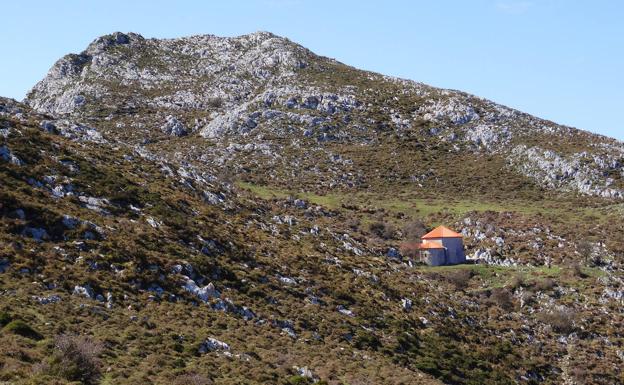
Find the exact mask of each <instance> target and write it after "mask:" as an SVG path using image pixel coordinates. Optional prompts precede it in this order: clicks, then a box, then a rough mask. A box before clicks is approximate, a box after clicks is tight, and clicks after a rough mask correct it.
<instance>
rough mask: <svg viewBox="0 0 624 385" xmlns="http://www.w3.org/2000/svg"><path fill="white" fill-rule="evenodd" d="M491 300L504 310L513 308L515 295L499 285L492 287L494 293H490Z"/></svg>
mask: <svg viewBox="0 0 624 385" xmlns="http://www.w3.org/2000/svg"><path fill="white" fill-rule="evenodd" d="M490 300H491V301H492V302H493V303H494V304H495V305H496V306H498V307H500V308H501V309H504V310H512V309H513V307H514V305H513V297H512V296H511V293H510V292H509V290H507V289H505V288H501V287H497V288H494V289H492V294H490Z"/></svg>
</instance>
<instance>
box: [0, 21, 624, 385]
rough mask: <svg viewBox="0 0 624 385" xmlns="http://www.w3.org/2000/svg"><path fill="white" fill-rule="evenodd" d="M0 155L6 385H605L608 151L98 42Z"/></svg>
mask: <svg viewBox="0 0 624 385" xmlns="http://www.w3.org/2000/svg"><path fill="white" fill-rule="evenodd" d="M0 137H1V140H2V143H1V145H0V180H1V184H0V298H1V300H0V327H2V330H1V333H2V334H1V335H2V339H3V341H5V342H4V343H3V346H2V347H0V381H4V382H5V383H10V384H13V383H15V384H22V383H24V384H30V383H33V384H34V383H69V382H72V381H78V382H82V383H87V384H89V383H101V384H108V383H110V384H112V383H115V384H124V383H127V384H133V383H162V384H165V383H166V384H169V383H177V384H178V383H179V384H209V383H215V384H240V383H249V384H253V383H263V384H264V383H275V384H307V383H328V384H352V385H356V384H368V383H371V384H372V383H375V384H377V383H388V384H437V383H446V384H506V383H509V384H517V383H521V384H524V383H526V384H537V383H545V384H586V383H600V384H614V383H622V382H623V381H624V377H623V375H622V372H621V369H620V364H621V362H622V360H623V359H624V353H623V352H624V348H623V347H622V342H623V339H622V336H621V334H620V329H621V328H620V326H621V324H622V321H623V320H624V317H622V313H621V306H622V300H623V298H624V294H623V293H624V281H622V270H621V269H622V267H621V262H622V257H623V256H624V242H622V239H621V235H620V234H621V233H622V231H623V230H624V225H622V223H621V220H619V219H620V218H621V216H622V209H623V207H624V202H622V198H623V197H624V196H623V195H622V194H623V191H624V178H623V177H624V144H622V143H620V142H618V141H616V140H614V139H610V138H606V137H601V136H598V135H594V134H591V133H589V132H586V131H581V130H577V129H574V128H570V127H565V126H560V125H557V124H555V123H553V122H549V121H545V120H542V119H539V118H536V117H533V116H530V115H528V114H524V113H522V112H519V111H516V110H513V109H510V108H507V107H504V106H501V105H498V104H496V103H493V102H491V101H488V100H485V99H482V98H478V97H475V96H472V95H468V94H466V93H463V92H459V91H453V90H443V89H437V88H434V87H430V86H427V85H425V84H421V83H416V82H413V81H408V80H402V79H396V78H391V77H387V76H383V75H380V74H376V73H370V72H365V71H361V70H358V69H355V68H352V67H349V66H347V65H344V64H342V63H339V62H336V61H335V60H332V59H329V58H325V57H320V56H317V55H315V54H314V53H312V52H310V51H309V50H307V49H305V48H303V47H301V46H299V45H297V44H295V43H293V42H291V41H289V40H288V39H285V38H282V37H278V36H275V35H273V34H270V33H267V32H258V33H254V34H250V35H244V36H240V37H234V38H221V37H216V36H211V35H205V36H193V37H187V38H178V39H166V40H157V39H146V38H143V37H142V36H140V35H138V34H133V33H129V34H123V33H114V34H112V35H107V36H103V37H100V38H98V39H96V40H95V41H94V42H93V43H91V44H90V45H89V46H88V47H87V49H86V50H85V51H84V52H82V53H80V54H70V55H67V56H65V57H63V58H61V59H60V60H59V61H58V62H57V63H55V64H54V66H53V67H52V68H51V70H50V72H49V73H48V75H47V76H46V78H44V79H43V80H42V81H41V82H39V83H38V84H37V85H35V87H34V88H33V89H32V91H31V92H30V93H29V94H28V96H27V98H26V100H25V101H24V102H23V103H20V102H16V101H13V100H10V99H0ZM437 224H446V225H448V226H450V227H453V228H454V229H456V230H457V231H461V233H462V234H463V235H464V242H465V245H466V249H467V250H466V252H467V254H468V255H469V258H470V260H471V262H472V263H471V264H468V265H462V266H451V267H436V268H433V267H427V266H424V265H421V264H419V263H418V261H417V258H415V256H414V252H413V250H412V249H410V247H409V245H410V244H411V243H413V242H414V241H417V240H418V237H419V236H420V235H422V234H423V233H424V232H425V231H426V230H428V229H430V228H432V227H433V226H435V225H437Z"/></svg>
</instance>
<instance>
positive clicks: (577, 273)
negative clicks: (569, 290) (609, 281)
mask: <svg viewBox="0 0 624 385" xmlns="http://www.w3.org/2000/svg"><path fill="white" fill-rule="evenodd" d="M565 274H566V275H567V276H568V277H572V278H587V275H586V274H585V273H583V269H582V268H581V265H579V264H578V263H571V264H570V265H568V267H566V269H565Z"/></svg>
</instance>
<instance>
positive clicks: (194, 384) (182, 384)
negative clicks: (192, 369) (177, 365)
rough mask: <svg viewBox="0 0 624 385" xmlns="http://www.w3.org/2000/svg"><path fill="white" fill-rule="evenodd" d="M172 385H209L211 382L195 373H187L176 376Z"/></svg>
mask: <svg viewBox="0 0 624 385" xmlns="http://www.w3.org/2000/svg"><path fill="white" fill-rule="evenodd" d="M173 383H174V385H210V384H212V381H211V380H210V379H208V378H206V377H205V376H202V375H201V374H197V373H189V374H183V375H181V376H178V377H177V378H176V379H175V381H174V382H173Z"/></svg>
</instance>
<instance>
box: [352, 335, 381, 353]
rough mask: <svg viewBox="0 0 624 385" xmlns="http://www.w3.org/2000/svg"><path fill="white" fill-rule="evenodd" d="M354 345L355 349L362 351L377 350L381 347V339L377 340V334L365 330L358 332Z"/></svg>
mask: <svg viewBox="0 0 624 385" xmlns="http://www.w3.org/2000/svg"><path fill="white" fill-rule="evenodd" d="M353 343H354V345H355V347H356V348H358V349H360V350H364V349H371V350H377V349H379V348H380V347H381V341H379V338H377V336H376V335H375V334H373V333H370V332H367V331H363V330H358V331H357V333H356V334H355V338H354V339H353Z"/></svg>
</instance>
